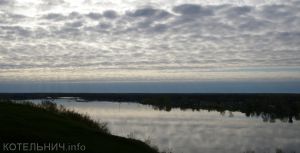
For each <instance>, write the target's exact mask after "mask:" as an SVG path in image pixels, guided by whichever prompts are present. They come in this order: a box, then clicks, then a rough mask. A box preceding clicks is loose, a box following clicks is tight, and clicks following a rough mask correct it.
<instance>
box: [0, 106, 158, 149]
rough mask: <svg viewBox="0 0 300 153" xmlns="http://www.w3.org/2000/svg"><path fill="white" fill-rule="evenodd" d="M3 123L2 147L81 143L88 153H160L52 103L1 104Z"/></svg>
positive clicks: (0, 111)
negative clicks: (17, 144)
mask: <svg viewBox="0 0 300 153" xmlns="http://www.w3.org/2000/svg"><path fill="white" fill-rule="evenodd" d="M0 123H1V126H0V142H1V143H39V144H42V143H61V144H78V143H80V144H81V145H84V146H85V148H86V150H85V152H89V153H94V152H97V153H157V152H158V151H157V149H153V148H152V147H150V146H149V145H147V144H145V143H144V142H141V141H138V140H134V139H128V138H123V137H118V136H114V135H111V134H110V133H109V130H108V128H107V126H106V124H105V123H100V124H99V123H97V122H95V121H93V120H91V119H90V118H89V117H88V116H87V115H81V114H78V113H76V112H74V111H70V110H67V109H65V108H64V107H62V106H57V105H56V104H53V103H51V102H43V103H42V104H39V105H34V104H32V103H22V104H20V103H14V102H11V101H9V100H0ZM1 145H2V144H1ZM1 147H2V146H1ZM1 149H2V148H0V150H1ZM0 152H1V151H0ZM49 152H50V151H49ZM77 152H82V151H77Z"/></svg>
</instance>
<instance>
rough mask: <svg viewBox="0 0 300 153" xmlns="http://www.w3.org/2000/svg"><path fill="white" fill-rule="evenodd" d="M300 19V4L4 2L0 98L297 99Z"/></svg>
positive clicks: (271, 0)
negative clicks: (73, 94)
mask: <svg viewBox="0 0 300 153" xmlns="http://www.w3.org/2000/svg"><path fill="white" fill-rule="evenodd" d="M299 10H300V1H299V0H298V1H297V0H143V1H142V0H0V92H5V91H10V92H13V91H14V90H15V91H18V87H20V86H21V85H22V87H24V83H25V84H26V83H27V84H30V83H29V82H32V81H33V82H39V83H40V85H39V86H48V87H44V88H47V89H48V88H49V84H51V83H53V82H55V83H60V84H61V83H62V84H66V85H65V86H68V85H70V86H73V85H74V83H75V84H76V88H80V86H77V84H85V85H86V84H89V85H88V86H93V83H90V82H95V83H96V84H102V83H113V82H118V83H120V82H121V83H122V82H126V83H125V84H128V85H129V86H126V85H125V86H124V84H122V87H123V86H124V88H126V87H128V88H129V87H131V88H133V87H132V86H131V85H134V84H136V82H142V84H143V83H145V82H146V84H147V85H150V86H151V82H155V83H153V85H152V87H151V90H153V91H155V90H156V89H157V88H162V86H165V87H163V88H166V86H167V85H170V84H172V83H170V82H177V83H184V82H189V83H190V82H197V83H196V84H198V85H199V86H201V82H202V83H209V82H211V83H212V84H215V83H216V82H227V83H228V82H229V83H233V84H237V83H239V84H240V85H243V82H244V84H245V85H246V84H247V83H248V85H250V84H251V82H256V83H257V84H258V85H259V84H260V82H270V83H269V85H268V83H266V85H265V86H262V85H260V86H261V87H260V88H261V89H262V88H263V89H266V90H263V91H261V92H268V91H270V92H272V91H274V90H276V91H277V92H300V84H299V82H300V11H299ZM249 82H250V83H249ZM276 82H277V84H276ZM278 82H280V83H278ZM295 82H296V83H295ZM130 83H132V84H130ZM149 83H150V84H149ZM156 83H158V84H159V83H161V87H157V84H156ZM164 83H165V85H163V84H164ZM189 83H187V84H189ZM274 83H275V84H276V85H277V86H276V85H275V86H276V87H275V86H270V84H273V85H274ZM71 84H73V85H71ZM142 84H140V85H138V86H134V88H135V89H136V90H137V91H138V90H141V91H148V90H150V89H149V88H147V89H145V88H144V89H142V88H143V87H144V86H143V85H142ZM187 84H186V85H187ZM173 85H174V84H173ZM223 85H224V84H223V83H220V84H219V85H218V86H217V87H215V86H214V85H211V86H205V88H207V89H210V87H215V88H216V90H213V89H212V90H211V92H214V91H215V92H218V91H219V90H221V91H224V92H226V90H227V89H229V88H222V89H219V88H220V87H222V86H223ZM83 86H84V85H83ZM83 86H82V89H80V91H81V90H84V89H85V88H84V89H83ZM114 86H115V85H114ZM154 86H155V88H154ZM171 86H172V85H171ZM171 86H169V87H168V88H166V89H165V91H170V92H172V91H173V90H171V89H174V87H171ZM35 87H36V86H35ZM35 87H32V86H31V87H28V90H33V89H35V90H41V89H40V88H35ZM224 87H226V85H224ZM280 87H282V88H280ZM115 88H116V90H112V91H111V92H114V91H115V92H119V91H117V90H118V88H119V86H116V87H115ZM187 88H188V87H187ZM205 88H203V90H202V89H201V91H200V90H199V89H196V88H192V87H191V88H189V89H184V90H182V92H205ZM217 88H218V89H217ZM242 88H246V87H243V86H242V87H241V88H236V91H239V90H241V89H242ZM274 88H276V89H274ZM287 88H288V89H287ZM6 89H7V90H6ZM8 89H9V90H8ZM93 89H94V88H93ZM230 89H231V88H230ZM267 89H268V90H267ZM271 89H272V90H271ZM292 89H293V90H292ZM24 90H25V91H26V90H27V87H26V86H25V87H24ZM53 90H54V89H53ZM56 90H57V89H56ZM67 90H69V89H66V91H67ZM123 90H124V92H126V90H125V89H123ZM97 91H102V92H104V91H105V89H104V88H103V89H102V88H101V90H100V89H98V88H95V89H94V92H97ZM128 91H131V89H128ZM221 91H220V92H221ZM241 91H242V90H241ZM247 91H248V90H247ZM255 91H257V92H260V89H256V88H255V87H251V90H250V89H249V92H255ZM178 92H179V91H178Z"/></svg>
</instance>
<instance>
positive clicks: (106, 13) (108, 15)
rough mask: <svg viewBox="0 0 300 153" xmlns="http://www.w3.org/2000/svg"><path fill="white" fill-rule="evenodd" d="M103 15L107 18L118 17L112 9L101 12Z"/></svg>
mask: <svg viewBox="0 0 300 153" xmlns="http://www.w3.org/2000/svg"><path fill="white" fill-rule="evenodd" d="M103 16H104V17H106V18H109V19H115V18H117V17H118V13H117V12H115V11H113V10H107V11H104V12H103Z"/></svg>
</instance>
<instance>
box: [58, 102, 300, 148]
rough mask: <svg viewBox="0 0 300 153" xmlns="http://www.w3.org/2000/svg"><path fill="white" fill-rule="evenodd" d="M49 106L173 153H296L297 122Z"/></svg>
mask: <svg viewBox="0 0 300 153" xmlns="http://www.w3.org/2000/svg"><path fill="white" fill-rule="evenodd" d="M55 102H56V103H59V104H62V105H64V106H66V107H67V108H70V109H74V110H76V111H78V112H80V113H87V114H89V115H90V116H91V117H92V118H93V119H95V120H99V121H100V120H101V121H105V122H108V123H109V127H110V129H111V131H112V133H113V134H116V135H120V136H129V137H135V138H138V139H140V140H147V139H150V140H151V142H152V143H153V144H155V145H157V146H158V147H159V148H160V149H161V150H172V151H173V152H175V153H182V152H183V153H200V152H205V153H242V152H245V151H247V150H255V151H256V152H275V149H276V148H281V149H282V150H284V151H288V152H292V151H295V152H300V133H299V130H300V122H299V121H294V123H293V124H288V123H284V122H274V123H270V122H262V118H261V117H258V116H256V115H254V116H252V115H250V116H249V117H246V116H245V114H244V113H241V112H238V111H226V110H225V111H219V112H218V111H215V110H201V109H199V110H197V111H195V110H194V111H193V110H191V109H186V110H185V111H183V110H181V109H179V108H173V109H171V110H169V111H159V110H158V109H153V108H152V106H148V105H142V104H138V103H113V102H95V101H94V102H87V103H83V102H74V101H73V100H66V99H57V100H55ZM220 112H221V115H220ZM264 118H265V117H263V120H264ZM266 118H268V119H269V118H270V116H266ZM275 120H276V119H275Z"/></svg>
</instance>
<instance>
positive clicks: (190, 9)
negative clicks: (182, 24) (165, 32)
mask: <svg viewBox="0 0 300 153" xmlns="http://www.w3.org/2000/svg"><path fill="white" fill-rule="evenodd" d="M173 11H174V12H175V13H179V14H181V15H185V16H211V15H213V13H214V12H213V10H211V9H208V8H205V7H203V6H201V5H195V4H182V5H179V6H176V7H174V8H173Z"/></svg>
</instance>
